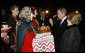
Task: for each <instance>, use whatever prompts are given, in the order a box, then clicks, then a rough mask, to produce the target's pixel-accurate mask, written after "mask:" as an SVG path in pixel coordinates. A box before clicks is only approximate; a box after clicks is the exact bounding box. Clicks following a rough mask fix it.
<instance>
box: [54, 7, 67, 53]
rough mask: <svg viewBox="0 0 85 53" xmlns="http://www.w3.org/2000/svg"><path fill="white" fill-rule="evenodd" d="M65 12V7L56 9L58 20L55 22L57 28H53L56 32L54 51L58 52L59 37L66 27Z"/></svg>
mask: <svg viewBox="0 0 85 53" xmlns="http://www.w3.org/2000/svg"><path fill="white" fill-rule="evenodd" d="M66 13H67V11H66V9H65V8H59V9H58V10H57V14H58V19H59V20H60V21H59V22H58V23H57V24H56V27H57V28H56V29H55V31H56V33H55V35H54V38H55V48H56V52H60V42H61V37H62V34H63V33H64V31H65V30H66V29H67V16H66Z"/></svg>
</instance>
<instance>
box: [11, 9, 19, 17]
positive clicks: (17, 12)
mask: <svg viewBox="0 0 85 53" xmlns="http://www.w3.org/2000/svg"><path fill="white" fill-rule="evenodd" d="M12 13H13V14H15V15H16V16H18V14H19V9H18V8H15V9H14V10H12Z"/></svg>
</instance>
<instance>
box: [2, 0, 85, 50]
mask: <svg viewBox="0 0 85 53" xmlns="http://www.w3.org/2000/svg"><path fill="white" fill-rule="evenodd" d="M0 2H1V3H0V4H1V7H0V8H1V9H2V8H5V9H6V10H7V11H8V12H9V9H10V7H11V5H14V4H16V5H18V6H19V7H20V10H21V9H22V8H23V7H24V6H35V7H36V8H38V9H39V8H44V9H48V10H49V11H50V15H54V14H56V10H57V8H59V7H65V8H67V11H68V12H71V11H75V10H79V12H80V13H81V15H82V18H83V19H82V21H81V23H80V24H79V30H80V33H81V37H82V43H84V36H85V16H84V12H85V9H84V3H85V2H84V0H2V1H1V0H0ZM82 47H84V45H83V46H82ZM81 50H83V49H81Z"/></svg>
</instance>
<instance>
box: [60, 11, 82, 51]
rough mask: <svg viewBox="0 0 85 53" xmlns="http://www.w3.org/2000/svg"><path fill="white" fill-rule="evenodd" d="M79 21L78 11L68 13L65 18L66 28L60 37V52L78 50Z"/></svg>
mask: <svg viewBox="0 0 85 53" xmlns="http://www.w3.org/2000/svg"><path fill="white" fill-rule="evenodd" d="M80 21H81V14H80V13H74V12H72V13H70V14H69V15H68V18H67V26H68V28H67V29H66V31H65V32H64V33H63V35H62V38H61V44H60V45H61V46H60V51H61V52H79V47H80V41H81V36H80V32H79V28H78V24H79V23H80Z"/></svg>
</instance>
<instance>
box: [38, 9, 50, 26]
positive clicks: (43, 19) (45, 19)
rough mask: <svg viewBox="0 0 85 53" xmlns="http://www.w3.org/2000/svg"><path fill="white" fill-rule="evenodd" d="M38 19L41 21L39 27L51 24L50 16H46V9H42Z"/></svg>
mask: <svg viewBox="0 0 85 53" xmlns="http://www.w3.org/2000/svg"><path fill="white" fill-rule="evenodd" d="M36 19H37V21H38V22H39V27H41V26H49V25H50V23H49V18H48V17H47V16H46V14H45V11H44V10H41V11H40V16H38V17H37V18H36Z"/></svg>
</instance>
